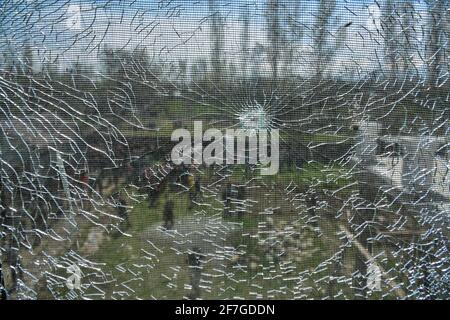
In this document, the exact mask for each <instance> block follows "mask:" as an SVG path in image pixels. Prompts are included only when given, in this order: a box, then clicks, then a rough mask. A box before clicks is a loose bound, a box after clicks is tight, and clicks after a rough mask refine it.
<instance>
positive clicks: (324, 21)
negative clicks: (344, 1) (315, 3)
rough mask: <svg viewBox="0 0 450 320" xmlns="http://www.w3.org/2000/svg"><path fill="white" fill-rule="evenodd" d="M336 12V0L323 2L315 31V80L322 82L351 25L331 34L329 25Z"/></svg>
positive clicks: (348, 24)
mask: <svg viewBox="0 0 450 320" xmlns="http://www.w3.org/2000/svg"><path fill="white" fill-rule="evenodd" d="M335 10H336V0H321V1H320V3H319V9H318V12H317V17H316V21H315V25H314V30H313V43H314V56H315V57H314V60H315V80H320V79H321V78H322V77H323V73H324V71H325V70H326V68H327V66H328V65H329V63H330V62H331V61H332V60H333V58H334V57H335V55H336V53H337V51H338V50H339V49H341V48H342V46H343V45H344V43H345V39H346V37H347V27H349V26H350V25H351V23H346V24H345V25H343V26H340V27H339V28H338V30H337V31H336V32H335V33H334V34H331V33H330V31H329V25H330V20H331V17H332V15H333V13H334V11H335Z"/></svg>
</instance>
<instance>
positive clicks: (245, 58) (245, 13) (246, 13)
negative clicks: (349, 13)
mask: <svg viewBox="0 0 450 320" xmlns="http://www.w3.org/2000/svg"><path fill="white" fill-rule="evenodd" d="M241 18H242V34H241V50H242V53H241V55H242V56H241V57H242V58H241V59H242V60H241V70H242V75H243V76H244V77H245V76H247V69H248V63H249V48H248V42H249V37H248V31H249V25H250V9H249V6H248V3H247V1H246V2H245V7H244V8H243V9H242V11H241Z"/></svg>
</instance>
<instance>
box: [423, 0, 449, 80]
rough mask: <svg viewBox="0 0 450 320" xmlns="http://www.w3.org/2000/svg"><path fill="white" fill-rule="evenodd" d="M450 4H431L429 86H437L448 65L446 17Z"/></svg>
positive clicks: (428, 57) (428, 44)
mask: <svg viewBox="0 0 450 320" xmlns="http://www.w3.org/2000/svg"><path fill="white" fill-rule="evenodd" d="M448 9H449V4H448V2H447V1H435V2H432V3H430V5H429V8H428V12H429V38H428V43H427V45H426V51H427V67H428V85H429V86H432V87H434V86H437V85H438V83H439V77H440V76H441V75H442V74H443V73H444V71H445V70H444V68H445V64H446V52H445V49H446V42H447V41H448V35H447V34H446V28H445V27H446V19H444V18H445V17H446V14H447V11H448Z"/></svg>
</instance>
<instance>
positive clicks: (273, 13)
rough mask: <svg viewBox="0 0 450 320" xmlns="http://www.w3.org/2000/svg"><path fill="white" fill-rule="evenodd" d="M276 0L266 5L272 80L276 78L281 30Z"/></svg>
mask: <svg viewBox="0 0 450 320" xmlns="http://www.w3.org/2000/svg"><path fill="white" fill-rule="evenodd" d="M278 9H279V2H278V0H268V3H267V28H268V30H267V40H268V42H269V50H268V55H269V62H270V65H271V68H272V80H273V81H274V82H276V80H277V77H278V60H279V55H280V40H281V29H280V23H279V16H278Z"/></svg>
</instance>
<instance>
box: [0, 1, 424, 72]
mask: <svg viewBox="0 0 450 320" xmlns="http://www.w3.org/2000/svg"><path fill="white" fill-rule="evenodd" d="M17 3H18V4H17V5H15V6H14V7H11V5H5V6H4V10H3V14H2V15H0V17H1V18H2V19H1V21H0V23H1V24H0V27H1V32H2V33H3V35H4V36H6V39H7V43H8V46H5V45H4V43H5V41H3V45H2V47H0V52H2V51H3V52H7V51H8V48H11V47H12V48H14V49H13V50H12V51H13V52H17V48H18V47H19V48H20V47H21V46H23V44H24V43H31V44H32V46H33V48H34V51H35V60H36V62H39V61H40V60H42V59H50V60H52V59H54V58H55V57H58V61H59V63H60V64H61V65H62V66H68V65H70V64H71V63H73V61H76V60H78V61H83V62H84V63H86V64H90V65H91V66H93V67H94V68H98V65H99V64H98V55H97V53H98V52H99V48H101V46H100V44H101V45H105V44H106V45H108V46H109V47H112V48H117V49H118V48H128V49H131V48H134V47H136V46H137V45H141V46H145V47H147V51H148V52H149V53H150V55H152V56H155V57H157V58H160V59H161V60H171V61H177V60H188V61H189V62H190V63H192V62H194V61H196V60H198V59H208V57H209V52H210V30H209V22H208V20H207V17H208V15H209V13H208V1H207V0H202V1H180V0H177V1H167V0H166V1H164V0H163V1H154V0H135V1H127V2H124V1H119V0H112V1H104V0H100V1H98V0H97V1H89V0H77V1H62V0H22V1H18V0H17ZM130 3H132V5H129V4H130ZM281 3H282V4H285V6H284V7H282V8H281V9H280V11H281V12H292V10H293V7H294V4H293V1H281ZM0 4H2V5H3V4H4V1H0ZM265 4H266V1H262V0H260V1H242V0H240V1H237V0H230V1H217V8H218V10H219V11H220V12H221V13H222V15H223V17H225V21H226V24H225V29H224V31H225V46H224V48H225V57H226V58H227V60H228V61H231V62H233V63H235V64H239V63H240V62H239V60H240V57H241V55H240V51H241V45H240V37H241V31H242V19H241V13H242V10H243V8H244V6H245V5H248V6H249V8H250V9H249V10H250V17H251V20H250V37H249V41H250V43H249V48H253V47H255V46H257V45H260V46H267V45H268V42H267V36H266V20H265V12H266V11H265ZM317 4H318V2H317V1H301V3H300V12H301V14H300V19H299V20H300V21H299V22H300V23H301V24H303V25H304V30H305V32H306V36H305V37H304V38H303V40H302V41H296V42H295V44H294V47H295V51H296V53H297V55H296V59H297V60H296V61H297V63H296V72H299V73H302V72H303V73H308V72H310V70H309V68H310V66H311V63H308V61H309V60H310V59H311V58H313V57H312V56H313V55H314V53H313V49H312V46H311V37H310V35H308V34H310V31H311V30H312V29H313V28H314V21H315V12H316V9H317ZM379 5H380V6H382V5H383V1H381V0H380V1H379V2H378V4H377V2H375V1H353V0H352V1H350V0H347V1H345V0H338V1H337V8H336V12H335V14H334V16H333V18H332V21H331V23H330V31H331V32H332V33H333V32H335V31H336V30H337V28H338V27H339V26H342V25H344V24H346V23H349V22H352V24H351V26H350V27H348V29H347V40H346V41H345V46H343V49H341V50H340V52H339V53H337V54H336V58H335V59H336V61H335V63H334V67H335V69H339V70H336V72H337V73H341V72H342V70H344V69H349V70H353V69H355V68H358V69H361V70H366V71H369V70H371V69H373V68H378V66H379V64H378V60H379V59H380V58H379V57H380V53H382V51H383V38H382V36H381V34H380V32H379V31H380V29H381V28H380V27H381V26H380V17H381V10H380V9H379ZM415 7H416V10H417V11H418V12H420V13H422V17H426V14H425V11H426V10H425V9H426V8H425V4H424V2H422V1H416V2H415ZM5 8H6V9H10V10H5ZM18 16H20V17H21V18H22V19H18V18H17V17H18ZM425 20H426V19H424V18H422V21H425ZM24 21H26V22H24ZM419 37H420V35H419ZM330 38H332V37H330ZM24 40H25V41H24ZM381 55H382V54H381ZM266 60H267V59H266ZM415 60H417V61H416V62H417V63H418V64H419V63H421V61H419V60H420V59H419V57H416V59H415ZM37 65H39V63H37ZM38 67H39V66H38ZM260 68H261V70H263V71H264V72H268V71H269V69H270V66H269V65H268V63H267V62H265V63H263V64H262V65H261V66H260ZM331 72H333V71H331ZM351 72H353V71H351Z"/></svg>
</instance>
